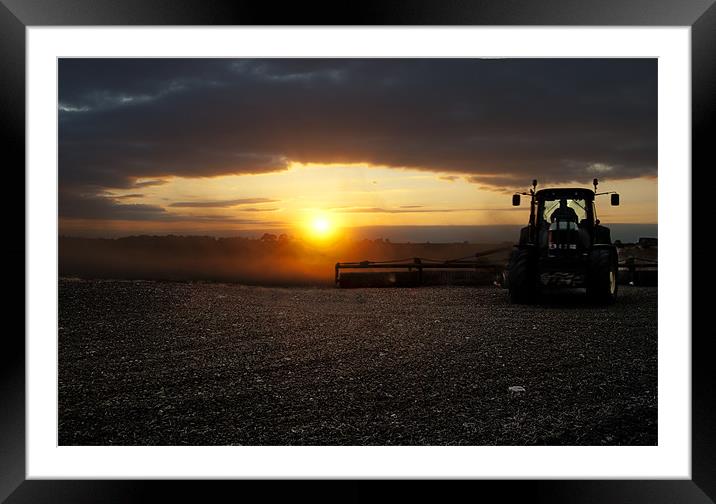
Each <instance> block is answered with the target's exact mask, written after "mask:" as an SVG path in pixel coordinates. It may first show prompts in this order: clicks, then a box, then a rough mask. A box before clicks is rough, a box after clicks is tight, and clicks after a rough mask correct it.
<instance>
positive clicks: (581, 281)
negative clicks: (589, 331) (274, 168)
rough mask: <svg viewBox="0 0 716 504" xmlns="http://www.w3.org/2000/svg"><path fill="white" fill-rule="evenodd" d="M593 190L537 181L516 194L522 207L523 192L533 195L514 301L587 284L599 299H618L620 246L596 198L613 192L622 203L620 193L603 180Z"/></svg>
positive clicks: (514, 272) (507, 277) (517, 253)
mask: <svg viewBox="0 0 716 504" xmlns="http://www.w3.org/2000/svg"><path fill="white" fill-rule="evenodd" d="M593 184H594V190H591V189H582V188H577V189H541V190H539V191H536V189H537V181H536V180H533V181H532V188H531V189H530V190H529V192H521V193H516V194H514V195H513V196H512V205H513V206H519V204H520V196H521V195H526V196H529V197H530V220H529V224H528V225H527V226H526V227H524V228H522V230H521V231H520V239H519V242H518V244H517V245H516V246H515V247H514V249H513V251H512V255H511V256H510V261H509V263H508V265H507V271H506V272H505V274H504V283H505V287H507V288H508V289H509V296H510V301H511V302H513V303H531V302H534V301H536V300H537V299H539V296H540V293H542V292H543V291H544V290H546V289H551V288H559V287H574V288H586V291H587V295H588V296H589V298H590V299H592V300H593V301H595V302H598V303H603V304H608V303H613V302H614V301H615V300H616V297H617V273H618V269H619V265H618V256H617V249H616V247H615V246H614V244H613V243H612V240H611V234H610V232H609V228H607V227H605V226H602V225H601V224H600V222H599V219H598V218H597V210H596V206H595V201H594V200H595V197H596V196H600V195H602V194H610V195H611V204H612V205H614V206H616V205H619V194H617V193H616V192H613V191H610V192H606V193H597V184H598V180H597V179H594V181H593Z"/></svg>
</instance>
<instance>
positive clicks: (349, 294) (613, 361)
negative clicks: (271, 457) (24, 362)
mask: <svg viewBox="0 0 716 504" xmlns="http://www.w3.org/2000/svg"><path fill="white" fill-rule="evenodd" d="M548 301H549V302H545V303H543V304H541V305H537V306H520V305H511V304H509V302H508V300H507V295H506V291H504V290H501V289H498V288H496V287H421V288H410V289H390V288H386V289H361V290H339V289H328V288H326V289H324V288H273V287H271V288H265V287H246V286H241V285H227V284H211V283H169V282H144V281H137V282H132V281H107V280H103V281H84V280H70V279H63V280H60V283H59V405H58V406H59V426H58V428H59V443H60V444H61V445H110V444H112V445H184V444H189V445H229V444H241V445H294V444H296V445H298V444H301V445H453V444H455V445H532V444H549V445H601V444H610V445H617V444H630V445H644V444H647V445H654V444H656V442H657V291H656V289H655V288H648V287H627V286H621V287H620V292H619V300H618V302H617V304H616V305H613V306H609V307H600V306H594V305H590V304H588V302H587V300H586V299H585V297H584V295H583V294H582V293H581V292H579V291H577V292H574V293H565V294H562V295H559V296H553V297H552V298H550V299H549V300H548ZM510 387H523V388H524V391H514V390H510ZM517 390H519V389H517Z"/></svg>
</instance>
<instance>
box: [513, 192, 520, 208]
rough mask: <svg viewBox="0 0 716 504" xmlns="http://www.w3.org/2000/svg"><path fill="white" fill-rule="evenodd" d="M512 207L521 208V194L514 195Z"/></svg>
mask: <svg viewBox="0 0 716 504" xmlns="http://www.w3.org/2000/svg"><path fill="white" fill-rule="evenodd" d="M512 206H520V195H519V194H513V195H512Z"/></svg>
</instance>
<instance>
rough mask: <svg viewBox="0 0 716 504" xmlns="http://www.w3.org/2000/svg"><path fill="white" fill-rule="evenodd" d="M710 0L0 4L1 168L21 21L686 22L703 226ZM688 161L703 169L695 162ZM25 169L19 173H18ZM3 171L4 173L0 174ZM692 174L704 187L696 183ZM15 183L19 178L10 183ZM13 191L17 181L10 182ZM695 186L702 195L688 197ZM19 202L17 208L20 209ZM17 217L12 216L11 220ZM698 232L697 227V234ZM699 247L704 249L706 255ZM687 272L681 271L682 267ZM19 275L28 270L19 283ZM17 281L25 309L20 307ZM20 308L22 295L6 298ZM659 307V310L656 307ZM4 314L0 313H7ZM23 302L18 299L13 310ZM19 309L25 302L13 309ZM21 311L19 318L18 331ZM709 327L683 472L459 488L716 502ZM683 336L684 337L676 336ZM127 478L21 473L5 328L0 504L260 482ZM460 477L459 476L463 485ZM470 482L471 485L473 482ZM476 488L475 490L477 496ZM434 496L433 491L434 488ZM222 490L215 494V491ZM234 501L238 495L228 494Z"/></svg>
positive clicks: (356, 487) (698, 335)
mask: <svg viewBox="0 0 716 504" xmlns="http://www.w3.org/2000/svg"><path fill="white" fill-rule="evenodd" d="M714 1H715V0H621V1H619V0H601V1H592V2H589V1H588V0H541V1H539V2H538V1H534V0H473V1H472V2H468V1H466V0H443V1H437V0H383V1H381V0H363V1H361V2H360V3H355V4H353V3H341V2H335V3H330V4H329V3H326V4H322V3H321V2H314V3H310V4H308V3H290V2H283V3H281V4H277V5H274V4H273V3H270V2H264V3H258V2H249V1H247V0H237V1H233V2H232V1H228V0H215V1H213V2H205V1H202V0H173V1H171V0H121V1H119V0H0V143H2V147H3V149H2V150H3V152H4V156H3V161H4V162H3V164H4V165H6V166H8V167H11V166H12V167H13V169H14V170H15V172H16V173H17V172H18V171H19V170H17V168H15V166H17V165H22V166H25V28H26V27H27V26H63V25H69V26H81V25H139V26H142V25H143V26H150V25H260V26H268V25H274V26H275V25H338V26H353V25H532V26H556V25H564V26H568V25H574V26H607V25H616V26H688V27H691V51H692V53H691V71H692V75H691V77H692V83H691V86H692V96H691V98H692V105H691V120H692V132H691V135H692V169H691V173H690V174H688V173H687V174H684V176H690V177H691V183H692V209H691V211H692V231H695V230H699V229H701V230H703V229H709V228H712V227H713V225H712V224H711V223H710V222H709V221H707V218H708V217H709V216H710V215H713V211H712V210H711V211H710V209H708V208H706V201H708V195H706V194H704V193H705V191H706V188H707V187H708V183H707V182H706V181H705V180H704V174H705V173H706V170H707V168H706V166H707V165H710V166H712V167H713V166H716V154H715V151H714V149H713V146H712V144H713V140H712V139H713V134H712V133H710V132H711V131H713V130H714V126H716V124H714V123H716V4H715V3H714ZM694 167H700V168H699V170H694ZM23 174H24V172H23ZM9 175H10V174H9V173H8V174H7V175H6V177H8V176H9ZM699 181H700V182H701V183H699ZM18 182H19V183H20V184H21V186H22V188H23V193H22V194H23V199H24V194H25V192H24V190H25V189H26V188H25V178H24V175H23V178H22V180H21V181H18ZM16 187H17V186H16ZM697 191H700V194H697ZM23 209H25V206H24V205H23ZM14 220H15V221H18V220H19V219H17V218H15V219H14ZM19 227H20V225H19V223H18V224H12V226H11V229H12V230H13V231H15V233H13V234H9V233H8V235H9V237H10V239H11V240H14V241H15V242H16V243H19V242H20V239H19V237H18V235H19V234H21V235H22V236H23V241H22V243H23V245H22V250H20V247H19V246H15V247H9V249H10V250H12V252H11V253H10V254H9V259H10V260H11V261H12V263H13V264H19V263H21V262H22V264H24V265H25V268H23V270H24V271H25V275H26V274H27V269H26V268H27V264H26V263H25V252H26V250H25V240H24V237H25V220H24V214H23V227H22V230H21V231H20V229H19ZM702 232H703V231H702ZM691 246H692V264H696V265H702V266H706V267H705V268H703V269H702V270H699V276H698V277H697V278H696V279H694V277H693V276H692V274H691V273H692V272H691V270H689V271H687V272H686V274H688V275H689V277H690V278H691V279H692V291H691V292H690V293H685V295H690V296H691V299H692V311H691V317H692V324H691V325H692V328H693V327H708V326H700V325H699V324H698V323H697V322H698V321H699V320H701V321H702V322H703V321H704V320H703V319H704V317H703V315H699V316H698V317H697V314H699V313H701V314H703V313H704V311H703V310H697V309H696V308H697V307H698V306H701V307H702V308H703V306H704V304H705V303H706V302H708V300H706V301H705V300H704V297H703V296H699V295H697V293H698V292H699V290H701V291H702V292H703V288H704V286H705V285H711V284H712V282H711V280H713V272H712V269H711V268H709V267H708V263H707V262H706V261H707V260H708V259H710V258H711V255H712V253H710V252H711V251H710V250H707V249H708V241H701V240H699V241H697V242H696V243H694V242H693V240H692V244H691ZM707 254H708V255H707ZM14 269H15V270H19V268H14ZM683 273H684V272H682V274H683ZM25 279H26V277H25V278H24V279H23V282H24V280H25ZM25 289H26V287H25V284H24V283H23V290H22V292H23V296H22V300H23V307H25V305H24V302H25V292H26V291H25ZM14 299H15V300H16V301H14V303H17V304H19V299H20V296H17V295H16V296H14ZM662 309H663V307H662ZM8 311H9V310H8ZM19 311H20V307H19V306H18V307H17V312H18V313H19ZM22 311H23V313H26V312H25V310H24V309H23V310H22ZM24 327H25V325H24V319H23V328H24ZM708 333H710V331H708V332H707V331H693V330H692V343H691V344H692V432H691V433H692V447H691V452H692V480H646V481H632V480H608V481H601V480H583V481H574V480H568V481H558V480H549V481H539V480H522V481H512V480H509V481H484V480H481V481H477V482H471V483H472V484H471V485H470V488H469V489H467V488H465V489H466V490H467V491H469V492H471V494H472V495H473V496H478V495H480V496H483V497H487V496H488V495H493V496H497V497H498V498H499V500H507V501H510V500H513V499H516V498H520V499H528V500H530V501H534V502H550V503H559V502H575V503H580V502H585V503H586V502H615V503H616V502H629V503H636V502H649V503H671V502H682V503H691V502H693V503H697V502H698V503H708V502H713V501H714V500H716V415H715V414H714V413H715V411H716V394H715V393H714V392H713V391H714V389H716V383H715V382H716V380H714V373H713V371H712V364H711V360H712V358H711V355H712V353H711V352H710V351H709V350H711V338H710V337H709V336H708ZM684 336H686V335H684ZM211 483H212V487H211V489H209V486H208V484H209V482H187V481H174V480H172V481H146V480H143V481H126V480H111V481H97V480H82V481H69V480H56V481H50V480H27V481H26V480H25V335H24V330H23V334H20V331H19V330H17V331H16V330H8V331H4V338H3V346H2V350H0V500H2V501H5V499H7V502H12V503H24V502H77V503H83V502H97V501H100V500H101V501H106V502H126V501H135V500H139V501H148V500H150V499H151V500H153V499H152V496H155V498H159V496H161V498H162V500H165V499H168V498H178V499H179V500H181V501H188V500H195V499H204V498H206V497H207V495H210V494H211V493H213V492H216V491H217V490H219V491H220V490H229V491H230V490H234V489H236V485H237V484H241V485H242V490H243V491H244V492H246V491H247V490H248V491H249V492H248V493H244V494H243V495H246V496H248V495H251V493H250V491H251V490H259V488H258V487H257V482H248V481H243V482H241V481H234V482H228V481H222V482H211ZM460 484H463V483H460ZM475 484H476V486H475ZM267 486H269V487H272V488H273V489H270V490H269V491H268V492H267V491H266V489H267ZM290 486H291V490H290V493H288V492H287V493H286V494H284V495H281V496H282V497H289V498H294V499H295V498H297V497H298V498H311V499H312V500H326V501H327V500H331V501H334V500H337V499H340V500H348V501H358V500H363V499H364V498H371V500H372V499H374V498H376V497H378V496H383V495H385V496H387V494H384V493H383V491H382V490H374V489H375V488H376V485H373V484H368V482H361V481H351V482H349V484H348V485H341V486H340V487H338V486H337V485H336V484H335V482H322V484H321V486H320V487H318V486H317V485H316V484H312V483H311V482H300V483H297V484H293V485H290ZM436 487H437V488H435V489H431V490H429V491H428V489H426V488H425V485H423V484H422V483H420V482H416V484H414V485H412V486H411V487H410V489H408V488H407V486H405V485H403V486H402V490H401V494H402V497H403V498H406V497H408V498H410V497H414V496H415V497H417V496H419V497H421V498H425V497H433V496H434V497H442V498H444V497H445V496H446V494H445V488H444V487H443V486H442V485H436ZM276 489H277V486H276V485H261V488H260V491H261V492H262V493H263V495H265V496H266V497H269V498H271V497H278V496H279V495H278V494H276V491H277V490H276ZM476 491H477V492H478V493H475V492H476ZM433 492H434V495H433ZM215 495H217V496H218V495H221V494H218V493H217V494H215ZM234 497H235V498H237V497H238V495H235V496H234Z"/></svg>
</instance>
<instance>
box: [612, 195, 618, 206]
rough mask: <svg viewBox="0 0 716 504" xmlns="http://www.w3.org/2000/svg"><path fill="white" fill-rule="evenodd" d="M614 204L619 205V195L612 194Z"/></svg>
mask: <svg viewBox="0 0 716 504" xmlns="http://www.w3.org/2000/svg"><path fill="white" fill-rule="evenodd" d="M612 206H619V195H618V194H612Z"/></svg>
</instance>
